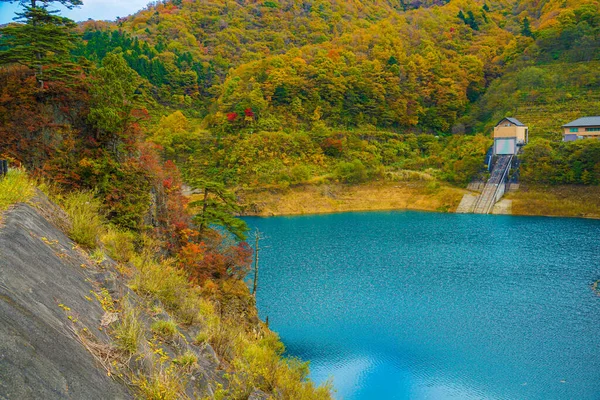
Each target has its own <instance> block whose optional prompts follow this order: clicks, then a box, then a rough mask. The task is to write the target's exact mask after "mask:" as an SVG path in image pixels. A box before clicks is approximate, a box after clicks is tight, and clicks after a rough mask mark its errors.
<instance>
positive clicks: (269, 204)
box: [241, 181, 467, 216]
mask: <svg viewBox="0 0 600 400" xmlns="http://www.w3.org/2000/svg"><path fill="white" fill-rule="evenodd" d="M464 193H467V191H466V190H462V189H458V188H453V187H449V186H439V185H437V184H431V183H430V182H422V181H416V182H372V183H369V184H363V185H342V184H323V185H307V186H300V187H294V188H289V189H285V190H267V189H263V190H254V191H249V192H245V193H243V194H242V196H241V197H242V202H243V203H244V204H245V205H246V207H245V212H244V214H245V215H258V216H275V215H298V214H323V213H333V212H345V211H375V210H422V211H442V212H454V211H455V210H456V207H457V206H458V204H459V203H460V200H461V199H462V196H463V194H464Z"/></svg>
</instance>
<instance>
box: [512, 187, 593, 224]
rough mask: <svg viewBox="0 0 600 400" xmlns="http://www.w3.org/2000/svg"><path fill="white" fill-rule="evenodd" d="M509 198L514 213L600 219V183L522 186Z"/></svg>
mask: <svg viewBox="0 0 600 400" xmlns="http://www.w3.org/2000/svg"><path fill="white" fill-rule="evenodd" d="M507 198H508V199H510V200H512V202H513V203H512V211H513V214H515V215H546V216H564V217H583V218H600V187H599V186H575V185H564V186H521V188H520V189H519V191H517V192H515V193H510V194H509V195H507Z"/></svg>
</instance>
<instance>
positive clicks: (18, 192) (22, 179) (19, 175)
mask: <svg viewBox="0 0 600 400" xmlns="http://www.w3.org/2000/svg"><path fill="white" fill-rule="evenodd" d="M34 194H35V185H34V184H33V182H32V181H31V179H30V178H29V176H28V175H27V173H26V172H25V171H23V170H20V169H12V170H10V171H8V174H6V176H5V177H0V211H4V210H6V209H7V208H8V207H9V206H11V205H13V204H16V203H22V202H26V201H28V200H30V199H31V198H32V197H33V195H34Z"/></svg>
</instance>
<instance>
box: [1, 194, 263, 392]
mask: <svg viewBox="0 0 600 400" xmlns="http://www.w3.org/2000/svg"><path fill="white" fill-rule="evenodd" d="M0 221H1V222H0V399H2V400H4V399H19V400H22V399H129V398H134V397H138V396H142V397H146V398H159V397H153V396H154V395H155V394H157V393H160V398H164V399H170V398H181V395H183V394H185V395H184V398H206V397H213V396H214V395H215V392H216V391H217V390H218V388H220V387H227V381H226V379H225V378H224V372H223V371H221V370H219V365H220V361H219V358H218V357H217V355H216V353H215V352H214V350H213V349H212V347H211V346H210V345H209V344H208V343H204V344H202V345H195V344H193V342H194V339H192V338H193V337H194V334H195V333H197V332H192V330H190V329H185V328H184V327H178V328H177V329H178V330H177V334H176V335H173V337H171V338H164V337H159V336H160V335H157V334H156V332H155V328H154V325H153V323H155V322H156V321H169V322H170V321H173V319H172V317H171V316H170V315H169V314H168V313H166V312H165V311H164V309H163V308H162V304H160V302H158V301H157V300H155V299H146V298H143V297H140V296H138V295H136V294H135V293H134V292H132V291H131V290H130V289H129V288H128V287H127V286H126V285H125V283H124V282H125V281H126V280H125V278H124V277H123V276H122V275H121V273H120V272H119V271H118V267H117V263H115V262H114V261H112V260H111V259H109V258H107V257H103V259H101V260H97V259H91V258H90V255H89V254H88V253H87V252H86V251H84V250H82V249H81V248H80V247H79V246H78V245H76V244H75V243H74V242H73V241H71V240H70V239H69V238H68V237H67V236H66V235H65V234H64V233H63V231H67V229H68V225H69V220H68V218H67V217H66V215H64V213H63V212H62V211H61V210H60V209H59V208H58V207H56V206H55V205H54V204H52V203H51V202H50V201H48V200H47V199H46V198H45V197H44V196H42V195H40V196H38V197H37V198H36V199H35V201H33V202H32V205H29V204H19V205H17V206H16V207H13V208H12V209H11V210H10V211H8V212H6V213H4V214H3V215H0ZM59 227H60V228H59ZM124 307H125V308H124ZM128 308H129V310H134V314H130V315H135V321H133V323H134V324H133V325H134V326H139V331H140V332H139V333H138V340H137V341H136V343H135V349H133V350H132V352H131V353H126V352H124V351H123V346H122V343H118V340H117V339H116V337H118V334H115V332H116V331H117V329H116V327H117V326H119V324H122V325H124V324H125V320H126V319H127V318H128V314H127V309H128ZM149 308H152V309H153V310H159V311H156V312H152V313H151V312H149V311H148V310H149ZM130 322H132V321H130ZM173 326H176V325H175V324H173ZM129 328H132V326H129ZM134 353H135V356H134ZM184 354H185V355H186V357H187V359H188V360H191V361H189V363H188V364H187V365H185V366H183V367H180V366H179V365H177V361H176V360H177V357H181V356H182V355H184ZM157 359H160V361H157ZM165 371H168V374H167V375H168V376H169V378H170V380H166V379H165V380H161V379H155V378H156V376H159V375H160V376H163V375H161V374H162V373H163V372H165ZM167 375H165V376H167ZM153 391H156V392H153ZM261 395H262V393H261V392H259V391H256V392H255V396H258V397H256V398H261V397H260V396H261Z"/></svg>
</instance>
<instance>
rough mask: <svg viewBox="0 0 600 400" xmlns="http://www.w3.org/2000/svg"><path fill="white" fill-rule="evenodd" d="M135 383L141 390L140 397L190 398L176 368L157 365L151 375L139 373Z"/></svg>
mask: <svg viewBox="0 0 600 400" xmlns="http://www.w3.org/2000/svg"><path fill="white" fill-rule="evenodd" d="M133 383H134V384H135V385H136V386H137V387H138V390H139V391H140V395H141V396H140V398H143V399H148V400H182V399H189V397H188V396H187V394H186V393H185V389H184V385H183V382H182V381H181V379H180V378H179V377H178V371H177V370H176V369H175V368H171V367H170V368H164V367H163V366H159V367H156V369H155V371H153V372H152V374H150V375H149V376H144V375H139V376H138V377H137V378H136V379H134V380H133Z"/></svg>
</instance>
